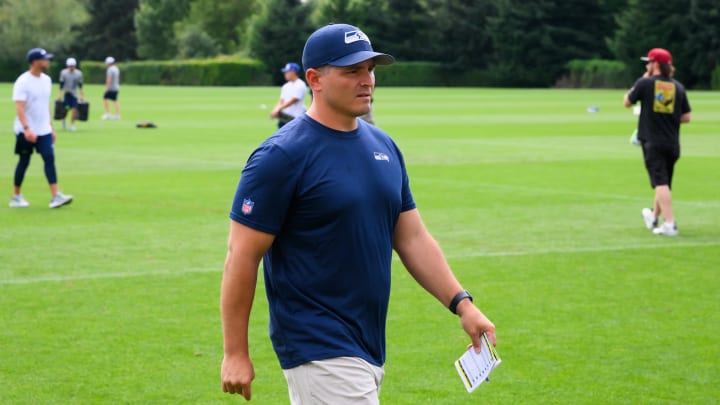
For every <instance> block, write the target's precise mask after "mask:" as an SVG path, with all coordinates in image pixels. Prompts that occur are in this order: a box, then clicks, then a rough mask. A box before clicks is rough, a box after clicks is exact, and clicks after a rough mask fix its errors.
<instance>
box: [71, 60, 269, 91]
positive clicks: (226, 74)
mask: <svg viewBox="0 0 720 405" xmlns="http://www.w3.org/2000/svg"><path fill="white" fill-rule="evenodd" d="M118 67H119V68H120V83H121V84H149V85H158V84H160V85H171V86H266V85H270V84H271V83H272V82H271V77H270V76H269V75H268V74H267V73H265V67H264V65H263V64H262V63H260V62H258V61H255V60H251V59H235V58H233V59H229V58H217V59H203V60H178V61H141V62H120V63H118ZM80 69H81V70H82V71H83V74H84V76H85V83H103V82H104V81H105V71H106V67H105V64H104V63H103V62H94V61H85V62H81V63H80Z"/></svg>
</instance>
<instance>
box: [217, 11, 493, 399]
mask: <svg viewBox="0 0 720 405" xmlns="http://www.w3.org/2000/svg"><path fill="white" fill-rule="evenodd" d="M393 60H394V59H393V58H392V56H390V55H387V54H383V53H378V52H375V51H374V50H373V48H372V46H371V45H370V40H369V39H368V37H367V35H365V34H364V33H363V32H362V31H361V30H360V29H359V28H357V27H354V26H351V25H347V24H331V25H328V26H326V27H323V28H321V29H319V30H317V31H315V32H314V33H313V34H312V35H310V37H309V38H308V40H307V42H306V44H305V49H304V51H303V57H302V61H303V65H304V68H305V77H306V79H307V83H308V85H309V86H310V87H311V88H312V90H313V94H314V98H313V101H312V104H311V106H310V109H309V110H308V111H307V113H305V114H303V115H301V116H299V117H297V118H295V119H293V120H292V121H290V122H289V123H288V124H286V125H284V126H283V127H282V128H281V129H280V130H279V131H278V132H277V133H276V134H275V135H273V136H272V137H270V138H269V139H268V140H266V141H265V142H264V143H263V144H262V145H261V146H260V147H259V148H258V149H256V150H255V152H253V153H252V155H251V156H250V158H249V160H248V162H247V164H246V166H245V169H244V170H243V173H242V177H241V179H240V183H239V185H238V187H237V191H236V193H235V199H234V202H233V205H232V210H231V213H230V218H231V221H230V223H231V225H230V237H229V242H228V245H229V246H228V253H227V258H226V262H225V272H224V274H223V281H222V292H221V312H222V321H223V337H224V354H225V355H224V359H223V364H222V370H221V379H222V388H223V391H225V392H228V393H235V394H241V395H242V396H244V397H245V398H246V399H248V400H249V399H250V397H251V383H252V380H253V378H254V376H255V371H254V368H253V364H252V362H251V360H250V354H249V351H248V324H249V317H250V309H251V306H252V302H253V297H254V294H255V286H256V283H257V272H258V265H259V263H260V260H261V259H262V261H263V266H264V275H265V290H266V294H267V297H268V304H269V307H270V339H271V340H272V343H273V348H274V349H275V353H276V354H277V357H278V359H279V360H280V366H281V367H282V369H283V372H284V374H285V378H286V379H287V383H288V390H289V394H290V400H291V403H292V404H293V405H304V404H367V405H373V404H378V403H379V393H380V386H381V384H382V380H383V375H384V370H383V365H384V363H385V324H386V321H387V312H388V301H389V298H390V268H391V262H392V251H393V249H394V250H395V251H396V252H397V253H398V256H399V257H400V259H401V260H402V262H403V264H404V265H405V267H406V268H407V270H408V272H409V273H410V274H411V275H412V276H413V277H414V279H415V280H417V282H418V283H419V284H420V285H421V286H422V287H423V288H425V289H426V290H427V291H428V292H429V293H430V294H432V295H433V296H435V297H436V298H437V299H438V300H439V301H440V302H441V303H442V304H443V305H445V306H446V307H448V308H449V309H450V311H451V312H452V313H454V314H457V315H458V316H459V318H460V322H461V324H462V327H463V329H464V330H465V332H466V333H467V334H468V335H469V337H470V339H471V340H472V343H473V346H474V347H475V348H476V350H479V347H480V338H481V336H482V335H483V333H486V334H487V335H488V336H489V338H490V339H491V340H492V342H493V344H494V343H495V326H494V325H493V324H492V322H490V321H489V320H488V318H486V317H485V315H483V314H482V313H481V312H480V310H479V309H478V308H477V307H476V306H475V305H474V304H473V302H472V297H471V296H470V294H469V293H468V292H467V291H465V290H464V289H463V287H462V286H461V284H460V282H459V281H458V280H457V279H456V278H455V276H454V275H453V273H452V271H451V270H450V266H449V265H448V263H447V261H446V260H445V257H444V255H443V253H442V251H441V249H440V246H439V245H438V243H437V242H436V241H435V239H433V238H432V236H431V235H430V233H429V232H428V230H427V228H426V227H425V225H424V224H423V221H422V219H421V217H420V214H419V212H418V210H417V208H416V206H415V201H414V200H413V196H412V193H411V190H410V183H409V179H408V174H407V171H406V168H405V162H404V159H403V156H402V154H401V152H400V149H399V148H398V147H397V145H396V144H395V142H393V140H392V139H391V138H390V136H388V135H387V134H386V133H385V132H383V131H382V130H380V129H378V128H377V127H375V126H372V125H370V124H367V123H366V122H364V121H363V120H360V119H358V117H360V116H362V115H363V114H367V112H368V111H369V110H370V101H371V98H372V94H373V90H374V87H375V74H374V69H375V66H376V65H389V64H391V63H392V62H393ZM420 327H422V325H418V328H420Z"/></svg>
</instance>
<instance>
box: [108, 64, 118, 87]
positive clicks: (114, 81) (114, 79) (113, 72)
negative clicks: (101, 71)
mask: <svg viewBox="0 0 720 405" xmlns="http://www.w3.org/2000/svg"><path fill="white" fill-rule="evenodd" d="M107 78H109V79H110V86H109V87H108V90H110V91H118V90H120V69H118V67H117V66H115V65H112V66H110V67H108V68H107Z"/></svg>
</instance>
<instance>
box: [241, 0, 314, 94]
mask: <svg viewBox="0 0 720 405" xmlns="http://www.w3.org/2000/svg"><path fill="white" fill-rule="evenodd" d="M311 12H312V9H311V8H310V6H308V5H305V4H303V2H302V1H300V0H267V1H265V2H263V4H262V6H261V8H260V11H259V12H258V13H257V14H256V15H255V16H254V17H253V19H252V21H251V22H250V28H249V31H250V32H249V38H248V39H249V48H250V53H251V55H253V56H256V57H257V58H258V59H260V60H261V61H262V62H263V63H264V64H265V66H266V68H267V69H268V71H269V72H271V73H273V75H274V77H275V81H276V82H277V83H281V82H282V76H281V74H280V73H279V72H280V68H281V67H282V66H283V65H284V64H285V63H287V62H288V61H296V62H298V63H300V62H301V60H302V51H303V47H304V46H305V40H306V39H307V37H308V36H309V35H310V34H311V33H312V31H313V30H314V29H313V27H312V26H311V24H310V20H309V17H310V13H311Z"/></svg>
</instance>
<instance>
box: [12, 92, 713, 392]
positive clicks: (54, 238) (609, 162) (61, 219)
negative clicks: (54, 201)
mask: <svg viewBox="0 0 720 405" xmlns="http://www.w3.org/2000/svg"><path fill="white" fill-rule="evenodd" d="M9 91H10V87H9V85H7V84H4V85H0V92H4V93H5V94H7V95H8V97H5V98H1V99H0V125H4V127H5V128H7V129H8V131H7V133H8V136H7V137H0V147H1V148H2V150H5V151H6V152H7V153H6V154H5V155H0V181H2V182H4V183H5V184H7V185H8V186H9V184H10V182H11V177H12V169H13V168H14V164H15V159H14V157H13V156H12V155H11V151H12V136H11V135H10V132H9V128H11V120H12V114H13V112H12V111H13V110H12V108H13V107H12V102H11V101H9ZM622 93H623V91H621V90H620V91H596V90H589V91H586V90H581V91H575V90H573V91H565V90H563V91H556V90H522V89H513V90H505V89H424V88H412V89H393V88H383V87H382V86H381V87H379V88H378V90H377V93H376V97H375V101H376V102H375V107H376V111H375V112H376V119H377V122H378V123H379V124H380V126H381V127H382V128H383V129H385V130H386V131H387V132H388V133H390V134H391V135H392V136H393V138H394V139H395V140H396V141H397V143H398V145H399V146H400V147H401V149H402V150H403V153H404V155H405V160H406V163H407V165H408V171H409V173H410V178H411V185H412V187H413V192H414V195H415V199H416V201H417V203H418V205H419V207H420V210H421V213H422V215H423V218H424V220H425V222H426V223H427V224H428V226H429V227H430V229H431V231H432V233H433V235H434V236H435V237H436V239H438V241H439V242H440V244H441V245H442V246H443V248H444V250H445V252H446V254H447V256H448V260H449V261H450V263H451V265H452V267H453V268H454V270H455V272H456V273H457V275H458V277H459V278H460V279H461V280H462V282H463V285H464V286H465V287H466V288H468V289H469V290H471V291H472V292H473V293H474V295H475V296H476V302H478V304H479V305H480V306H481V308H483V310H484V311H485V312H486V313H487V314H488V315H489V316H490V317H491V319H493V321H494V322H495V323H496V324H497V326H498V337H499V346H498V350H499V352H500V355H501V356H502V358H503V364H502V365H501V366H500V368H498V370H497V371H496V372H495V373H494V374H493V378H492V381H491V382H490V383H487V384H484V385H483V387H481V391H478V392H476V393H474V394H472V395H468V394H467V393H466V392H465V390H464V388H463V386H462V383H461V382H460V380H459V379H458V377H457V374H456V372H455V370H454V368H453V366H452V362H453V361H454V360H455V359H456V358H457V357H458V356H459V355H460V354H461V353H462V351H463V350H464V347H465V345H466V344H467V342H468V339H467V336H466V335H465V334H464V333H463V332H462V330H461V329H460V327H459V326H458V321H457V319H456V318H455V317H453V316H451V315H450V314H449V312H448V311H447V309H446V308H443V307H442V305H440V304H439V303H437V301H436V300H434V299H433V298H432V297H430V296H429V295H428V294H427V293H425V292H424V291H422V289H421V288H420V287H419V286H418V285H417V284H416V283H415V282H414V280H412V279H411V277H410V276H409V275H408V274H407V273H406V272H405V271H404V270H403V269H402V266H401V264H400V263H399V261H398V260H397V259H395V260H394V261H393V275H392V277H393V289H392V296H391V304H390V313H389V314H388V362H387V364H386V370H387V375H386V378H385V382H384V385H383V390H382V398H381V399H382V401H383V403H388V404H413V405H414V404H424V403H432V404H456V403H467V402H468V401H472V402H474V401H478V400H481V401H482V402H483V403H598V404H605V403H608V402H613V403H628V404H630V403H712V402H714V401H715V398H716V397H717V395H716V392H715V391H716V390H715V389H714V385H713V384H714V382H715V381H717V380H718V379H720V364H718V362H717V361H716V360H715V359H717V358H720V348H719V347H718V346H717V345H715V343H714V342H715V340H716V336H717V335H718V334H720V301H718V300H717V299H716V298H717V291H718V289H720V279H718V277H717V276H716V270H717V269H718V268H720V255H718V254H717V252H718V249H719V248H718V241H720V219H719V218H718V217H717V215H715V211H717V208H718V202H720V178H719V177H718V176H716V175H715V173H718V171H720V159H719V158H720V138H718V137H717V136H715V133H716V132H717V128H720V109H718V107H717V106H718V100H719V99H720V97H718V93H710V92H691V93H690V97H691V101H692V103H693V110H694V113H693V116H694V122H693V123H691V124H690V125H688V126H685V127H684V128H683V158H682V159H681V160H680V162H679V163H678V168H677V181H676V184H675V187H674V197H675V208H676V211H677V216H678V221H679V224H680V227H681V236H680V237H678V238H675V239H665V238H658V237H655V236H654V235H652V234H650V232H649V231H648V230H647V229H645V228H644V226H643V224H642V221H641V219H640V215H639V210H640V208H642V207H643V206H646V205H649V204H650V203H651V190H650V188H649V187H648V184H647V176H646V174H645V173H644V169H643V166H642V161H641V157H640V150H639V149H638V148H635V147H632V146H630V145H629V144H628V142H627V139H628V137H629V135H630V133H631V132H632V130H633V128H634V127H635V126H636V117H634V116H633V115H632V114H631V112H630V111H629V110H627V109H625V108H623V107H622V106H621V98H622ZM86 94H87V95H88V98H89V99H90V100H91V102H92V103H93V104H92V107H91V120H90V121H89V122H87V123H81V124H80V125H79V128H80V131H79V132H78V133H73V134H71V133H61V134H60V136H61V139H60V142H59V143H58V145H57V148H58V149H57V150H58V164H59V167H60V179H61V184H62V186H63V188H64V189H65V191H66V192H69V193H73V194H75V196H76V201H75V202H74V203H73V205H72V206H70V207H68V208H67V209H62V210H58V211H51V210H49V209H47V208H45V206H46V203H47V199H48V196H47V194H48V193H47V186H46V185H45V184H44V180H43V175H42V164H41V161H40V159H38V157H37V156H36V157H34V159H33V163H32V165H31V170H30V172H29V173H28V178H27V181H26V187H25V193H26V197H27V198H28V199H29V200H30V202H31V203H32V204H33V205H32V207H31V208H30V209H28V210H23V211H14V210H10V209H8V208H6V206H5V203H2V205H0V309H2V310H1V311H0V403H118V402H127V403H188V404H190V403H192V404H198V403H203V404H214V403H236V402H237V400H238V398H233V397H230V396H228V395H225V394H222V392H221V391H220V389H219V378H218V372H219V366H220V361H221V359H222V336H221V333H220V330H221V329H220V322H219V314H218V294H219V283H220V277H221V272H222V267H223V261H224V257H225V250H226V247H225V245H226V241H227V230H228V218H227V213H228V210H229V206H230V200H231V198H232V194H233V192H234V189H235V186H236V184H237V181H238V178H239V175H240V171H241V169H242V167H243V165H244V163H245V160H246V159H247V157H248V155H249V153H250V152H251V151H252V150H253V149H254V148H255V147H256V146H257V145H258V144H259V143H260V142H262V140H263V139H265V138H266V137H267V136H269V135H270V134H271V133H272V132H273V131H274V123H273V122H272V121H270V120H269V119H268V113H269V109H268V106H271V105H273V104H274V102H275V101H276V100H277V96H278V94H279V88H181V87H137V86H124V87H123V89H122V91H121V96H120V98H121V103H122V105H123V111H122V114H123V119H122V120H121V121H119V122H109V121H101V120H99V119H98V118H99V116H100V114H101V111H100V106H101V104H100V97H101V94H102V88H101V87H100V86H93V85H90V86H87V89H86ZM263 104H265V106H266V108H265V109H263V108H261V107H262V105H263ZM589 106H598V107H599V112H597V113H589V112H587V111H586V108H587V107H589ZM145 120H151V121H154V122H155V123H156V124H157V125H158V129H156V130H144V129H136V128H134V124H135V123H136V122H139V121H145ZM2 156H5V157H2ZM8 193H9V190H8ZM0 202H2V200H0ZM267 324H268V313H267V302H266V300H265V296H264V293H263V282H262V280H260V282H259V285H258V294H257V296H256V300H255V305H254V308H253V315H252V322H251V330H250V339H251V354H252V356H253V360H254V363H255V367H256V380H255V385H254V387H253V403H256V404H281V403H287V402H288V399H287V392H286V388H285V382H284V378H283V375H282V372H281V370H280V368H279V366H278V364H277V360H276V359H275V355H274V353H273V351H272V348H271V345H270V342H269V339H268V337H267V334H268V332H267ZM677 347H681V348H682V349H681V350H674V349H673V348H677ZM669 365H671V366H669ZM428 376H432V378H431V379H430V380H429V379H428V378H429V377H428ZM480 398H482V399H480Z"/></svg>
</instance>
